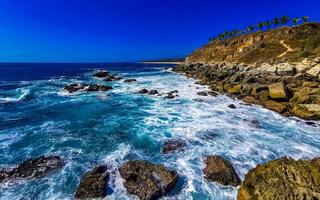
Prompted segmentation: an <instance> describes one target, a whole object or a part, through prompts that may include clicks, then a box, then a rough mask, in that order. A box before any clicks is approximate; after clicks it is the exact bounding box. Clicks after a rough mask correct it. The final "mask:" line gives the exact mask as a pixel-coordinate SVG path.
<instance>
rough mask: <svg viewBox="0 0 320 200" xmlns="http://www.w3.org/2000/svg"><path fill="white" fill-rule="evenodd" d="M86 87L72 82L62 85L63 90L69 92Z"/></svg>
mask: <svg viewBox="0 0 320 200" xmlns="http://www.w3.org/2000/svg"><path fill="white" fill-rule="evenodd" d="M85 87H86V85H84V84H78V83H73V84H70V85H66V86H64V89H65V90H68V92H69V93H74V92H77V91H80V90H83V89H84V88H85Z"/></svg>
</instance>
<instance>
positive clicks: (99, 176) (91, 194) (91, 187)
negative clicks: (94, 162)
mask: <svg viewBox="0 0 320 200" xmlns="http://www.w3.org/2000/svg"><path fill="white" fill-rule="evenodd" d="M108 181H109V173H108V172H107V167H106V166H99V167H96V168H95V169H93V170H92V171H89V172H87V173H86V174H85V175H84V176H83V177H82V178H81V181H80V184H79V186H78V188H77V191H76V193H75V196H74V197H75V199H92V198H104V197H105V196H106V185H107V183H108Z"/></svg>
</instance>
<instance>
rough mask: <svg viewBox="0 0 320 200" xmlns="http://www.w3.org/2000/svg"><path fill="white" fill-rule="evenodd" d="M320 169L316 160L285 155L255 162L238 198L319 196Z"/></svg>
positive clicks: (307, 197) (315, 197)
mask: <svg viewBox="0 0 320 200" xmlns="http://www.w3.org/2000/svg"><path fill="white" fill-rule="evenodd" d="M319 171H320V163H319V162H318V160H317V159H314V160H311V161H308V160H297V161H296V160H294V159H292V158H287V157H284V158H280V159H277V160H273V161H270V162H267V163H265V164H262V165H258V166H257V167H256V168H254V169H251V170H250V171H249V172H248V173H247V174H246V176H245V179H244V181H243V182H242V184H241V187H240V189H239V192H238V197H237V199H238V200H250V199H270V200H272V199H274V200H276V199H283V200H284V199H319V198H320V194H319V187H320V173H319Z"/></svg>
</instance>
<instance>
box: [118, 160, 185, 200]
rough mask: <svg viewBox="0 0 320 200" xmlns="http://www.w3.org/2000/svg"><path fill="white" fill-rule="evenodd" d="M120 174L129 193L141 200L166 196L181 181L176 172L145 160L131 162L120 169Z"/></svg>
mask: <svg viewBox="0 0 320 200" xmlns="http://www.w3.org/2000/svg"><path fill="white" fill-rule="evenodd" d="M119 172H120V175H121V177H122V178H123V179H124V183H123V185H124V187H125V188H126V189H127V192H128V193H129V194H134V195H137V196H138V197H139V198H140V199H141V200H151V199H152V200H153V199H158V198H160V197H162V196H164V195H166V194H167V193H168V192H169V191H171V190H172V189H173V187H174V186H175V185H176V183H177V181H178V179H179V176H178V173H177V172H176V171H171V170H169V169H167V168H166V167H164V166H163V165H156V164H153V163H150V162H148V161H144V160H135V161H129V162H127V163H125V164H124V165H123V166H121V167H120V169H119Z"/></svg>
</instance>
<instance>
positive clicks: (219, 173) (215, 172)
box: [203, 156, 241, 186]
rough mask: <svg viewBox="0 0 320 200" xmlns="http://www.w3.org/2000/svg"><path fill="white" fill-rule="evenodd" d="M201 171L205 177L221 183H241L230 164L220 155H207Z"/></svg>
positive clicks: (233, 184) (235, 184)
mask: <svg viewBox="0 0 320 200" xmlns="http://www.w3.org/2000/svg"><path fill="white" fill-rule="evenodd" d="M203 172H204V174H205V178H207V179H208V180H210V181H215V182H218V183H220V184H222V185H232V186H237V185H239V184H240V183H241V180H240V178H239V176H238V175H237V173H236V170H235V169H234V167H233V166H232V164H231V163H230V162H229V161H227V160H225V159H223V158H222V157H221V156H208V157H207V159H206V167H205V168H204V170H203Z"/></svg>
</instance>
